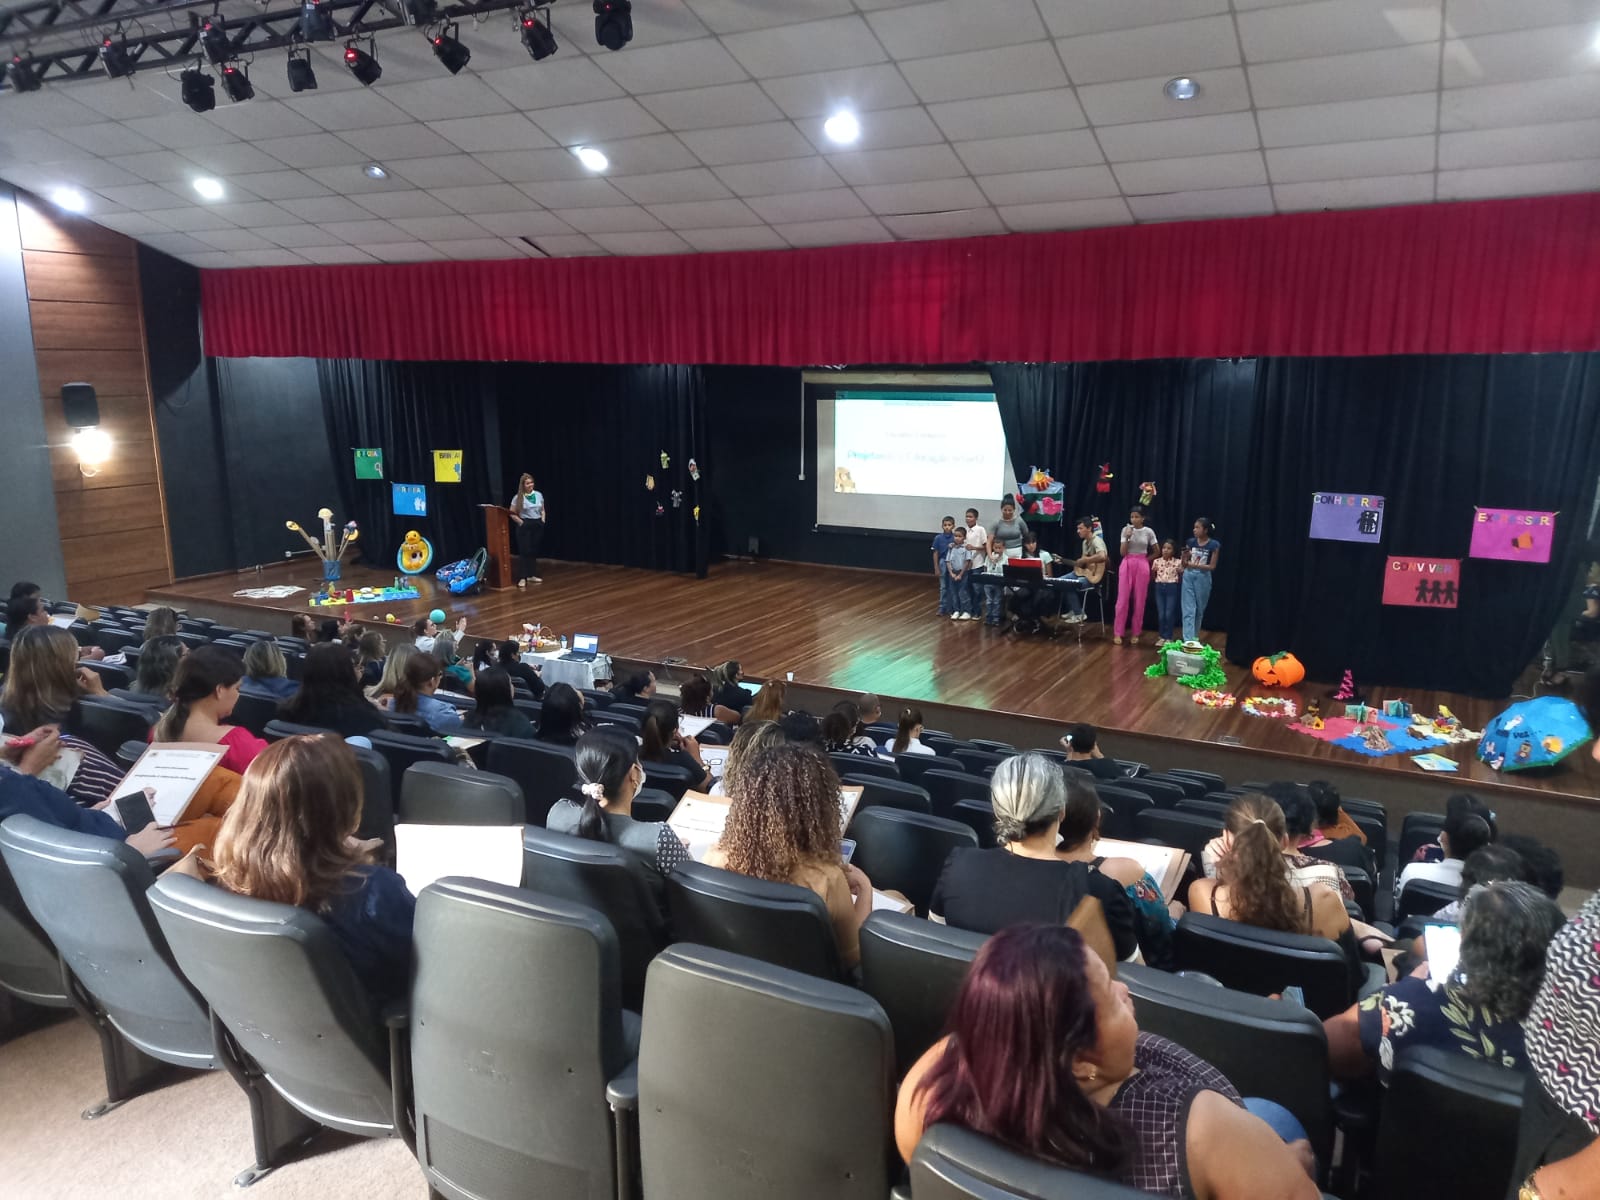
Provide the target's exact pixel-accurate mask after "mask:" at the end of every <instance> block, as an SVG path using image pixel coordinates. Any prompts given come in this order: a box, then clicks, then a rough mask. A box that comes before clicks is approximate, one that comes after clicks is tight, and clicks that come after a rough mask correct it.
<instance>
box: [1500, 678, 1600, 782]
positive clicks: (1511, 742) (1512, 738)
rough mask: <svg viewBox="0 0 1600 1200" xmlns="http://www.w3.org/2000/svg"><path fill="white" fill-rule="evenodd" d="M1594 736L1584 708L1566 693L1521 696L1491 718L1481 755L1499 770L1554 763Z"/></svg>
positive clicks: (1516, 769)
mask: <svg viewBox="0 0 1600 1200" xmlns="http://www.w3.org/2000/svg"><path fill="white" fill-rule="evenodd" d="M1593 736H1594V731H1593V730H1591V729H1590V728H1589V723H1588V722H1587V721H1585V720H1584V718H1583V712H1582V710H1581V709H1579V708H1578V706H1577V705H1576V704H1574V703H1573V702H1572V701H1571V700H1568V699H1566V698H1565V697H1563V696H1535V697H1534V698H1533V699H1532V700H1519V701H1518V702H1517V703H1515V704H1513V705H1512V706H1511V707H1510V708H1508V709H1506V710H1505V711H1504V712H1502V713H1501V714H1500V715H1499V716H1497V717H1495V718H1494V720H1492V721H1490V722H1489V724H1488V726H1487V727H1486V728H1485V729H1484V731H1483V737H1482V738H1480V739H1479V741H1478V758H1479V759H1481V760H1482V761H1483V762H1485V763H1487V764H1488V765H1489V767H1490V768H1491V769H1493V770H1496V771H1528V770H1532V769H1533V768H1535V767H1553V766H1555V765H1556V764H1557V763H1558V762H1560V761H1561V760H1562V759H1563V758H1565V757H1566V756H1567V755H1569V754H1571V753H1572V752H1573V751H1574V750H1576V749H1577V748H1578V747H1579V746H1581V745H1583V744H1584V743H1585V742H1587V741H1588V740H1589V739H1590V738H1592V737H1593Z"/></svg>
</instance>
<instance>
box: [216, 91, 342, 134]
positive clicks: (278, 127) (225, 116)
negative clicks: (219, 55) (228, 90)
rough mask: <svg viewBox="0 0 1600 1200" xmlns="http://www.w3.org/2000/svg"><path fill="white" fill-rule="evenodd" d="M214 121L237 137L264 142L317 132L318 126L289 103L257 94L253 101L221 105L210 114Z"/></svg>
mask: <svg viewBox="0 0 1600 1200" xmlns="http://www.w3.org/2000/svg"><path fill="white" fill-rule="evenodd" d="M206 120H208V121H212V122H214V123H215V124H217V125H218V126H220V127H221V128H223V129H226V130H227V131H228V132H229V133H231V134H233V136H234V137H236V138H244V139H246V140H248V141H252V142H256V143H257V144H259V143H260V141H261V139H262V138H275V137H289V136H292V135H294V134H300V133H315V132H316V131H317V127H316V126H315V125H313V124H312V123H311V122H310V121H308V120H307V119H306V118H305V117H304V116H302V115H301V114H300V113H298V112H296V111H295V110H294V109H292V108H290V107H289V106H288V105H287V104H280V103H279V102H278V101H276V100H266V99H263V98H262V95H261V93H260V92H259V91H258V92H257V93H256V98H255V100H253V101H251V102H250V103H249V104H230V105H228V106H227V108H222V107H221V106H218V107H217V108H216V109H215V110H213V111H212V112H209V113H207V114H206Z"/></svg>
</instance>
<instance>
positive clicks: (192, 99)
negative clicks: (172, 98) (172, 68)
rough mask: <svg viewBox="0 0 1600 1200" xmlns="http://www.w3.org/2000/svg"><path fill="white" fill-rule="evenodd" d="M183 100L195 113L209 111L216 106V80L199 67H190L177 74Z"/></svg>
mask: <svg viewBox="0 0 1600 1200" xmlns="http://www.w3.org/2000/svg"><path fill="white" fill-rule="evenodd" d="M178 84H179V88H180V89H181V90H180V93H179V94H180V95H182V97H183V102H184V103H185V104H187V105H188V106H189V108H190V109H191V110H193V111H194V112H197V113H203V112H210V111H211V110H212V109H213V108H215V107H216V106H217V86H216V84H217V81H216V80H214V79H212V78H211V76H209V75H207V74H206V73H205V72H204V71H202V70H201V69H200V68H199V67H190V68H189V69H188V70H187V71H185V72H184V73H183V74H182V75H180V76H178Z"/></svg>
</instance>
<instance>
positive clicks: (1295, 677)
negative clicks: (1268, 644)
mask: <svg viewBox="0 0 1600 1200" xmlns="http://www.w3.org/2000/svg"><path fill="white" fill-rule="evenodd" d="M1250 674H1252V675H1254V676H1255V678H1256V682H1258V683H1260V684H1261V685H1262V686H1263V687H1293V686H1294V685H1295V684H1297V683H1299V682H1300V681H1301V680H1303V679H1304V678H1305V677H1306V669H1305V667H1304V666H1303V665H1302V664H1301V662H1300V660H1299V659H1298V658H1296V657H1295V656H1294V655H1292V654H1290V653H1289V652H1288V651H1287V650H1280V651H1278V652H1277V653H1276V654H1263V655H1262V656H1261V657H1260V658H1258V659H1256V661H1255V662H1254V663H1252V664H1251V665H1250Z"/></svg>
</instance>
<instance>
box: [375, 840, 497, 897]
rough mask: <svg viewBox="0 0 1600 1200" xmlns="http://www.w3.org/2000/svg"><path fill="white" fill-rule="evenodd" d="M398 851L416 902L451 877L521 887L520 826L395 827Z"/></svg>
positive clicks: (403, 875)
mask: <svg viewBox="0 0 1600 1200" xmlns="http://www.w3.org/2000/svg"><path fill="white" fill-rule="evenodd" d="M394 845H395V869H396V870H398V871H399V872H400V875H401V878H403V879H404V880H405V881H406V890H407V891H409V892H410V893H411V894H412V895H413V896H415V895H417V894H418V893H420V892H421V891H422V889H423V888H425V887H427V886H428V885H429V884H430V883H432V882H434V881H435V880H437V879H443V878H445V877H446V876H448V875H465V876H467V877H469V878H471V879H486V880H488V881H489V882H490V883H504V884H509V885H510V886H512V887H521V886H522V826H521V825H396V826H395V827H394Z"/></svg>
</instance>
